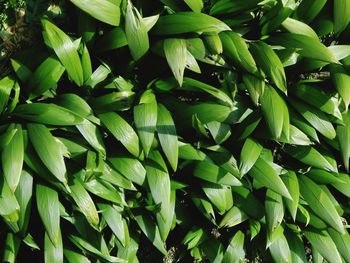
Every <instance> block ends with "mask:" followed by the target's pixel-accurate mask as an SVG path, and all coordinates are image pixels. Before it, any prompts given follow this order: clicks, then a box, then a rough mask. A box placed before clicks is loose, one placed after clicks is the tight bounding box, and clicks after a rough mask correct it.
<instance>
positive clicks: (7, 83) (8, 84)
mask: <svg viewBox="0 0 350 263" xmlns="http://www.w3.org/2000/svg"><path fill="white" fill-rule="evenodd" d="M14 85H15V81H14V80H13V79H12V78H10V77H5V78H3V79H1V80H0V95H1V96H0V113H1V112H3V111H4V110H5V109H6V105H7V102H8V100H9V98H10V94H11V90H12V88H13V86H14Z"/></svg>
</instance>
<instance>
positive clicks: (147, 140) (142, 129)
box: [134, 101, 158, 156]
mask: <svg viewBox="0 0 350 263" xmlns="http://www.w3.org/2000/svg"><path fill="white" fill-rule="evenodd" d="M157 111H158V110H157V102H156V101H153V102H150V103H142V104H139V105H137V106H135V107H134V121H135V126H136V129H137V133H138V134H139V137H140V141H141V144H142V147H143V150H144V152H145V155H146V156H148V153H149V151H150V149H151V146H152V143H153V139H154V133H155V131H156V126H157Z"/></svg>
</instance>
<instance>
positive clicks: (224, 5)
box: [210, 0, 260, 15]
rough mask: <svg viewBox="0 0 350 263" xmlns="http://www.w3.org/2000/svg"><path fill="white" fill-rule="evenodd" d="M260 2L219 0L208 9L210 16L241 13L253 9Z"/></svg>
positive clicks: (252, 0)
mask: <svg viewBox="0 0 350 263" xmlns="http://www.w3.org/2000/svg"><path fill="white" fill-rule="evenodd" d="M259 2H260V0H235V1H234V2H232V1H231V0H219V1H215V3H214V5H213V6H212V7H211V9H210V14H211V15H221V14H231V13H243V12H244V11H246V10H249V9H254V8H256V7H257V4H258V3H259Z"/></svg>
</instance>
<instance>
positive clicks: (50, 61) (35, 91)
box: [28, 57, 65, 98]
mask: <svg viewBox="0 0 350 263" xmlns="http://www.w3.org/2000/svg"><path fill="white" fill-rule="evenodd" d="M64 71H65V68H64V67H63V66H62V64H61V62H59V61H58V60H57V59H55V58H53V57H48V58H47V59H46V60H44V62H43V63H41V64H40V66H39V67H38V68H37V69H36V70H35V72H34V73H33V75H31V77H30V79H29V83H28V85H29V88H30V90H31V95H30V96H29V97H30V98H35V97H37V96H41V95H43V94H44V93H45V92H46V91H48V90H51V89H52V90H56V87H57V82H58V81H59V80H60V78H61V76H62V74H63V72H64Z"/></svg>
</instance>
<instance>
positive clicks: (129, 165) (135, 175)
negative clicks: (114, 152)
mask: <svg viewBox="0 0 350 263" xmlns="http://www.w3.org/2000/svg"><path fill="white" fill-rule="evenodd" d="M108 161H110V163H111V164H112V166H113V167H114V169H116V170H117V171H118V172H120V173H121V174H122V175H123V176H125V177H126V178H127V179H129V180H130V181H132V182H134V183H136V184H138V185H143V183H144V181H145V178H146V170H145V168H144V167H143V166H142V164H141V163H140V161H138V160H137V159H135V158H130V157H124V156H118V157H113V158H109V159H108Z"/></svg>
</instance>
